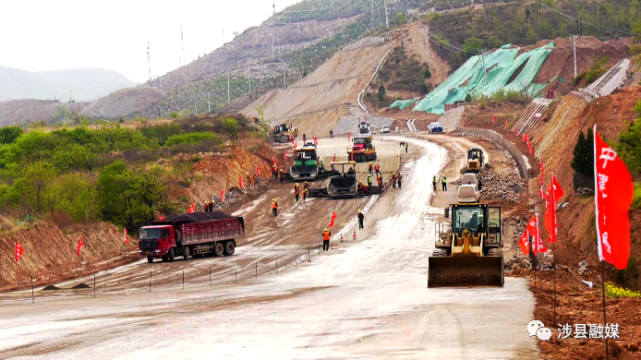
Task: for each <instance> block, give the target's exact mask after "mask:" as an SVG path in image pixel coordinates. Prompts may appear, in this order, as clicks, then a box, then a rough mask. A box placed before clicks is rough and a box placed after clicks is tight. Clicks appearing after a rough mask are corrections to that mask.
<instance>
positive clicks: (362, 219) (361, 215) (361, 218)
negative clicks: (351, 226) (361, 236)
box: [358, 210, 365, 230]
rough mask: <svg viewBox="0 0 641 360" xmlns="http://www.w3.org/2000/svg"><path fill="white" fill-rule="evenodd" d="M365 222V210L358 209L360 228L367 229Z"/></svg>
mask: <svg viewBox="0 0 641 360" xmlns="http://www.w3.org/2000/svg"><path fill="white" fill-rule="evenodd" d="M364 222H365V215H363V212H362V211H360V210H358V230H362V229H365V225H363V223H364Z"/></svg>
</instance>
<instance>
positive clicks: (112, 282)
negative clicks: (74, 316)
mask: <svg viewBox="0 0 641 360" xmlns="http://www.w3.org/2000/svg"><path fill="white" fill-rule="evenodd" d="M348 240H351V239H345V240H344V241H345V242H347V241H348ZM339 242H343V241H337V240H333V241H331V243H330V245H331V248H330V250H332V249H337V247H338V245H337V243H339ZM322 247H323V246H322V244H319V245H317V246H308V247H290V248H287V249H269V248H266V249H251V250H248V251H247V254H246V255H240V256H246V257H250V256H252V255H253V254H255V253H257V252H271V253H275V252H279V251H282V252H287V253H293V252H295V255H294V256H295V257H294V259H293V260H292V259H291V257H288V258H281V259H278V260H273V261H267V262H266V261H261V260H257V261H249V262H247V264H245V265H243V266H242V267H240V268H238V265H232V266H229V265H228V264H226V265H223V264H214V265H212V266H210V267H203V268H202V269H200V268H197V269H194V267H193V266H190V267H186V269H185V270H178V271H177V272H175V273H173V274H171V275H167V274H166V269H162V268H159V267H156V266H154V265H156V264H157V265H161V263H160V259H155V261H154V263H153V264H147V263H142V264H139V265H137V266H145V265H149V271H148V272H146V271H137V272H136V273H135V274H131V275H129V274H127V276H128V277H130V279H127V280H122V281H118V280H117V279H114V275H116V276H117V275H118V274H121V273H120V272H118V270H117V269H118V268H115V269H111V270H106V271H100V272H96V273H92V274H83V275H82V276H80V277H77V278H75V279H71V280H65V281H61V280H55V279H52V280H51V281H43V280H37V279H36V278H33V277H31V278H29V277H27V278H26V279H24V280H21V281H20V282H19V284H18V285H20V287H21V288H22V290H16V291H12V292H5V293H0V303H2V302H5V301H30V302H36V301H37V300H38V298H51V297H65V296H73V297H78V296H81V297H88V298H95V297H99V296H100V295H116V294H121V293H127V294H131V293H144V292H152V291H157V290H185V289H190V288H191V289H195V288H203V287H207V286H223V285H230V284H236V283H240V282H243V281H251V280H255V279H258V278H259V277H261V276H265V275H273V274H278V273H280V272H282V271H284V270H287V269H291V268H298V266H300V265H301V264H302V263H305V262H311V259H312V258H313V257H314V256H316V255H319V254H320V253H321V252H322ZM236 256H239V255H236ZM199 260H204V259H201V258H192V259H189V260H188V262H189V263H190V265H193V263H196V264H195V265H196V266H197V262H198V261H199ZM176 261H178V262H180V261H183V260H182V257H181V256H178V257H177V259H176ZM192 262H193V263H192ZM125 266H126V265H125ZM134 266H136V265H134ZM222 266H226V267H225V268H221V267H222ZM154 271H156V274H155V275H154ZM63 284H64V285H63ZM79 285H81V286H82V287H81V288H78V287H77V286H79ZM48 286H56V288H55V289H51V290H45V288H47V287H48Z"/></svg>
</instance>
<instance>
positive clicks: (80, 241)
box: [78, 238, 85, 256]
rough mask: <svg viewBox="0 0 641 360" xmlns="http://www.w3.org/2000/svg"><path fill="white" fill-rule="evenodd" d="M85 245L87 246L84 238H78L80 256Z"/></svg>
mask: <svg viewBox="0 0 641 360" xmlns="http://www.w3.org/2000/svg"><path fill="white" fill-rule="evenodd" d="M83 246H85V243H84V241H82V239H80V238H78V256H80V248H82V247H83Z"/></svg>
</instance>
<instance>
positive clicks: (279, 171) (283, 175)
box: [278, 169, 285, 184]
mask: <svg viewBox="0 0 641 360" xmlns="http://www.w3.org/2000/svg"><path fill="white" fill-rule="evenodd" d="M278 178H279V179H280V183H281V184H282V183H283V180H284V179H285V174H284V173H283V169H280V170H278Z"/></svg>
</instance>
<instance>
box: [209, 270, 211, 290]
mask: <svg viewBox="0 0 641 360" xmlns="http://www.w3.org/2000/svg"><path fill="white" fill-rule="evenodd" d="M209 286H211V268H209Z"/></svg>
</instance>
